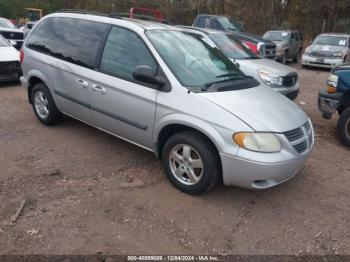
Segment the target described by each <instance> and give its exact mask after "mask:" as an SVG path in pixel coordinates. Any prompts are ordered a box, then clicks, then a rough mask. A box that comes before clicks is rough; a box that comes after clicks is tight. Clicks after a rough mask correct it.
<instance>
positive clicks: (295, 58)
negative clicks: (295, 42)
mask: <svg viewBox="0 0 350 262" xmlns="http://www.w3.org/2000/svg"><path fill="white" fill-rule="evenodd" d="M300 57H301V50H300V51H299V52H298V54H297V56H296V57H294V58H293V62H294V63H297V64H299V61H300Z"/></svg>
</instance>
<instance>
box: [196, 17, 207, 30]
mask: <svg viewBox="0 0 350 262" xmlns="http://www.w3.org/2000/svg"><path fill="white" fill-rule="evenodd" d="M197 26H198V27H202V28H203V27H205V17H200V18H198V24H197Z"/></svg>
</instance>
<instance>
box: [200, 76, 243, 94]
mask: <svg viewBox="0 0 350 262" xmlns="http://www.w3.org/2000/svg"><path fill="white" fill-rule="evenodd" d="M227 76H235V77H231V78H229V79H225V80H219V81H213V82H208V83H205V84H204V85H203V86H202V91H208V90H209V88H210V87H212V86H213V85H215V84H220V83H224V82H230V81H234V80H242V79H245V77H244V76H242V75H240V74H237V73H236V74H234V73H231V74H224V75H219V76H217V77H216V78H222V77H227Z"/></svg>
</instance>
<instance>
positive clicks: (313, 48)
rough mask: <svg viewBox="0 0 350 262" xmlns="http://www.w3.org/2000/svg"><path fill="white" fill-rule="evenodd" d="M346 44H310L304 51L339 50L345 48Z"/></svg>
mask: <svg viewBox="0 0 350 262" xmlns="http://www.w3.org/2000/svg"><path fill="white" fill-rule="evenodd" d="M346 48H347V47H346V46H332V45H310V46H309V47H307V48H306V51H331V52H339V51H344V50H346Z"/></svg>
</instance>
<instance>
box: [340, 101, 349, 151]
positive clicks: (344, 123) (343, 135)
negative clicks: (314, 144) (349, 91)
mask: <svg viewBox="0 0 350 262" xmlns="http://www.w3.org/2000/svg"><path fill="white" fill-rule="evenodd" d="M337 132H338V136H339V138H340V141H341V142H342V143H343V144H344V145H345V146H348V147H350V107H348V108H347V109H345V111H343V113H342V114H341V115H340V117H339V120H338V126H337Z"/></svg>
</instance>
